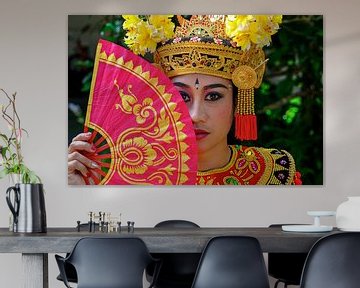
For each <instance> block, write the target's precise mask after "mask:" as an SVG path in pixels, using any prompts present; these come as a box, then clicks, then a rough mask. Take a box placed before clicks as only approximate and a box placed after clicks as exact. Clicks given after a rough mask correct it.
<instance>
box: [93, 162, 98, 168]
mask: <svg viewBox="0 0 360 288" xmlns="http://www.w3.org/2000/svg"><path fill="white" fill-rule="evenodd" d="M91 167H92V168H100V166H99V165H98V164H97V163H96V162H91Z"/></svg>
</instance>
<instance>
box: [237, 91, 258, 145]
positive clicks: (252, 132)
mask: <svg viewBox="0 0 360 288" xmlns="http://www.w3.org/2000/svg"><path fill="white" fill-rule="evenodd" d="M235 137H236V138H237V139H239V140H256V139H257V123H256V115H255V109H254V88H250V89H239V91H238V98H237V103H236V111H235Z"/></svg>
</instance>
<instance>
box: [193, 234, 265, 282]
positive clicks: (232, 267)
mask: <svg viewBox="0 0 360 288" xmlns="http://www.w3.org/2000/svg"><path fill="white" fill-rule="evenodd" d="M250 287H251V288H269V279H268V276H267V271H266V266H265V261H264V257H263V254H262V250H261V247H260V244H259V241H258V240H257V239H256V238H254V237H249V236H218V237H214V238H212V239H210V241H209V242H208V243H207V245H206V247H205V249H204V251H203V253H202V256H201V259H200V263H199V266H198V269H197V271H196V274H195V279H194V282H193V285H192V288H250Z"/></svg>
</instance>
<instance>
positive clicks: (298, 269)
mask: <svg viewBox="0 0 360 288" xmlns="http://www.w3.org/2000/svg"><path fill="white" fill-rule="evenodd" d="M282 225H288V224H271V225H270V226H269V228H281V226H282ZM306 256H307V253H274V252H273V253H268V273H269V275H270V276H271V277H273V278H275V279H277V280H276V282H275V284H274V288H277V287H278V286H279V284H280V283H282V284H283V285H284V288H286V287H288V285H300V279H301V273H302V270H303V268H304V263H305V260H306Z"/></svg>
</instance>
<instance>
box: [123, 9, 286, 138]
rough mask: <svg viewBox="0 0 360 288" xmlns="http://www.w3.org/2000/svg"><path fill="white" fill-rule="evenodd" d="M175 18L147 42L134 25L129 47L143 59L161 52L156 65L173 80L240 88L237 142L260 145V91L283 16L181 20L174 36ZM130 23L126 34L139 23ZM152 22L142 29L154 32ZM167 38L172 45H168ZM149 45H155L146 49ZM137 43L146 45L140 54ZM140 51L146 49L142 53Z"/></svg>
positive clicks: (130, 33) (156, 55) (128, 41)
mask: <svg viewBox="0 0 360 288" xmlns="http://www.w3.org/2000/svg"><path fill="white" fill-rule="evenodd" d="M171 16H172V15H158V17H163V20H162V21H159V19H157V23H159V22H162V25H160V26H159V25H158V26H157V27H158V28H159V29H156V27H155V26H156V25H153V27H149V28H148V30H147V31H148V32H147V33H148V35H147V36H144V35H141V33H139V29H136V28H134V27H135V26H136V25H132V27H131V29H133V30H131V29H129V32H128V33H127V38H126V41H125V43H126V44H128V45H129V44H130V45H129V48H130V49H132V50H133V51H134V52H135V53H138V54H142V55H144V53H145V52H147V51H149V52H155V53H154V62H155V63H156V65H158V66H159V67H160V68H161V69H162V70H163V71H164V72H165V74H166V75H167V76H168V77H174V76H178V75H185V74H191V73H201V74H206V75H212V76H218V77H222V78H225V79H229V80H232V82H233V83H234V85H235V86H236V87H237V88H238V97H237V102H236V111H235V136H236V138H238V139H240V140H256V139H257V124H256V115H255V111H254V88H258V87H259V86H260V84H261V81H262V77H263V74H264V71H265V63H266V60H265V54H264V52H263V50H262V47H263V46H265V45H266V46H268V45H269V44H270V42H271V35H273V34H275V33H276V32H277V30H278V29H279V24H280V23H281V21H282V16H281V15H193V16H192V17H191V18H190V20H186V19H184V18H183V17H181V16H178V17H177V19H178V22H179V23H180V26H178V27H176V29H175V33H174V34H172V33H170V32H169V31H170V30H171V27H170V23H171V22H170V18H171ZM125 17H130V16H125ZM132 17H134V16H132ZM136 17H137V16H136ZM150 17H151V16H150ZM138 19H140V18H138ZM125 20H126V21H125V22H124V28H125V27H126V26H131V25H130V24H134V22H136V21H137V20H136V21H133V20H134V18H132V21H129V20H128V18H125ZM150 20H151V19H150V18H149V20H146V19H145V21H143V20H139V21H142V22H141V23H140V24H141V26H144V25H145V24H144V23H148V24H149V25H150V26H151V25H152V24H151V21H150ZM153 22H154V21H153ZM139 27H140V26H139ZM142 30H143V31H145V30H144V28H142ZM165 34H167V36H170V38H171V39H169V40H166V37H165ZM136 35H138V36H136ZM152 35H153V36H152ZM155 36H157V39H160V38H162V39H161V40H159V41H158V42H157V43H156V44H155V45H154V43H153V42H151V41H150V40H147V39H154V38H156V37H155ZM134 37H138V39H134ZM140 37H141V38H140ZM144 39H145V41H144ZM137 40H141V41H137ZM136 41H137V42H136ZM146 41H148V44H150V45H146ZM132 43H140V44H137V47H136V48H137V50H138V51H136V49H133V48H132V47H131V44H132ZM141 43H142V44H141ZM158 43H160V44H158ZM139 45H140V46H142V47H143V48H145V49H143V50H141V49H139ZM155 46H156V47H155Z"/></svg>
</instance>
